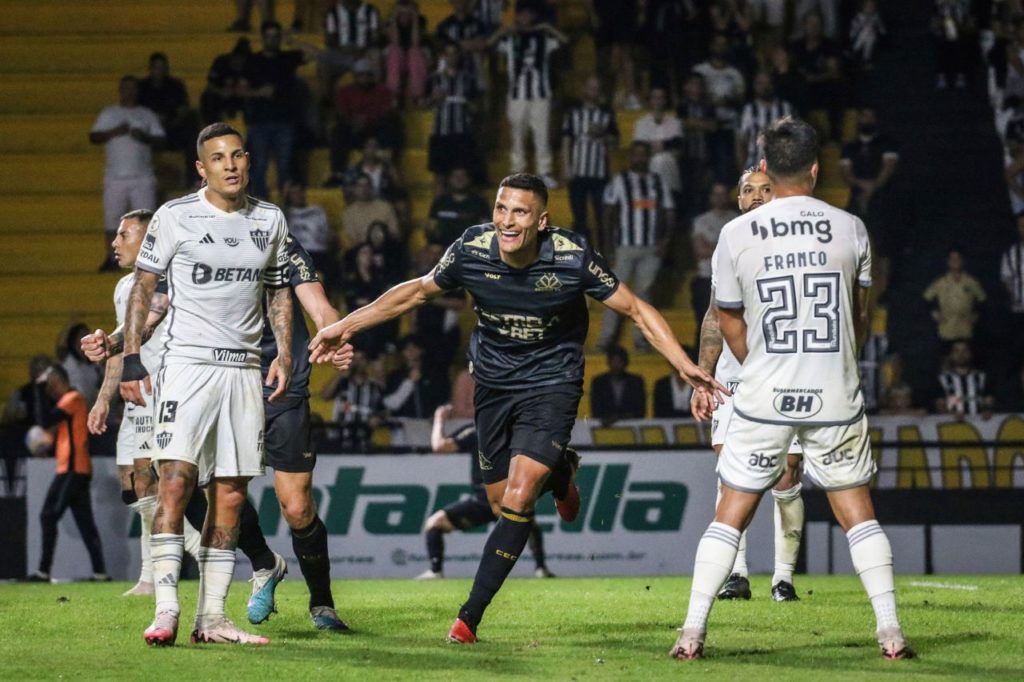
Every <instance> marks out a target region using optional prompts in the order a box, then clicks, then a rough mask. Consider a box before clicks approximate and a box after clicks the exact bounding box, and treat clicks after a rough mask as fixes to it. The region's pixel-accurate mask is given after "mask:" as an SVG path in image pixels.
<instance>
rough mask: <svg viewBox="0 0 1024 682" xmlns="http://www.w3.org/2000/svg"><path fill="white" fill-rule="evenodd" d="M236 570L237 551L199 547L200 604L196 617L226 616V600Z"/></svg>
mask: <svg viewBox="0 0 1024 682" xmlns="http://www.w3.org/2000/svg"><path fill="white" fill-rule="evenodd" d="M234 572H235V552H234V550H230V549H214V548H213V547H201V548H200V549H199V605H198V606H197V608H196V614H197V616H196V619H197V620H198V619H200V618H211V617H213V618H216V617H223V616H224V600H225V599H227V596H228V588H230V587H231V576H232V575H233V574H234Z"/></svg>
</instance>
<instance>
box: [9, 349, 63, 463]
mask: <svg viewBox="0 0 1024 682" xmlns="http://www.w3.org/2000/svg"><path fill="white" fill-rule="evenodd" d="M51 364H53V362H52V361H51V360H50V358H49V356H47V355H33V356H32V359H31V360H29V363H28V383H26V384H22V385H21V386H19V387H18V388H16V389H14V392H13V393H11V395H10V397H9V398H8V399H7V402H6V403H4V410H3V415H2V416H0V426H2V427H3V440H2V442H0V446H2V447H3V451H4V458H5V459H6V460H8V461H7V473H8V479H10V472H11V471H13V466H14V465H13V464H12V463H11V461H10V460H12V459H15V458H17V457H28V456H29V452H28V450H27V449H26V448H25V434H26V433H27V432H28V429H29V427H31V426H32V425H33V424H35V423H36V415H37V414H42V413H43V412H45V411H46V410H47V409H49V408H48V407H47V401H48V398H47V397H46V394H45V392H44V391H43V390H42V388H41V387H40V386H39V385H38V384H37V383H36V379H38V378H39V377H40V375H42V373H43V372H45V371H46V369H47V368H48V367H49V366H50V365H51Z"/></svg>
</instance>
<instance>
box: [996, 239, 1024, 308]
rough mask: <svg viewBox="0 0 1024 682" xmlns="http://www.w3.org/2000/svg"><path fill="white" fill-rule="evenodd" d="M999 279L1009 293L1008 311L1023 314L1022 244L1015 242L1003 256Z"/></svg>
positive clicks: (1023, 276) (1023, 260)
mask: <svg viewBox="0 0 1024 682" xmlns="http://www.w3.org/2000/svg"><path fill="white" fill-rule="evenodd" d="M999 279H1001V280H1002V281H1003V283H1004V284H1005V285H1006V287H1007V288H1008V289H1009V291H1010V310H1012V311H1013V312H1015V313H1024V242H1017V243H1016V244H1014V245H1013V246H1011V247H1010V250H1009V251H1007V252H1006V253H1004V254H1003V261H1002V263H1001V265H1000V267H999Z"/></svg>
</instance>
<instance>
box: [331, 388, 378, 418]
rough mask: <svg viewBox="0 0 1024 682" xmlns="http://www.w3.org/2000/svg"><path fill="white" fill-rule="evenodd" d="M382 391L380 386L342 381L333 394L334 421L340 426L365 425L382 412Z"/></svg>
mask: <svg viewBox="0 0 1024 682" xmlns="http://www.w3.org/2000/svg"><path fill="white" fill-rule="evenodd" d="M383 395H384V390H383V389H382V388H381V386H380V384H378V383H375V382H373V381H369V380H364V381H361V382H355V381H352V380H351V379H348V378H345V379H342V380H341V382H340V383H339V384H338V392H337V393H335V394H334V415H333V417H334V421H335V422H338V423H340V424H365V423H366V422H368V421H369V420H370V417H372V416H373V415H375V414H377V413H379V412H381V411H382V410H383V404H382V402H381V401H382V400H383Z"/></svg>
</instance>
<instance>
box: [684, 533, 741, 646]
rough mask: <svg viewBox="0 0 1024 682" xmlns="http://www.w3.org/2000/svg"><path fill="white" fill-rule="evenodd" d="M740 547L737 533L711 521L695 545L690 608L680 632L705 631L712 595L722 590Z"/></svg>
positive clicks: (712, 600) (713, 596)
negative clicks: (682, 630)
mask: <svg viewBox="0 0 1024 682" xmlns="http://www.w3.org/2000/svg"><path fill="white" fill-rule="evenodd" d="M739 544H740V532H739V530H737V529H735V528H733V527H732V526H727V525H726V524H724V523H718V522H717V521H712V522H711V525H710V526H708V529H707V530H706V531H704V537H702V538H701V539H700V544H699V545H697V558H696V560H695V561H694V564H693V586H692V587H691V589H690V605H689V607H688V608H687V611H686V620H685V621H684V622H683V627H684V628H696V629H698V630H701V631H704V630H706V629H707V624H708V614H709V613H711V606H712V604H714V602H715V595H716V594H718V590H720V589H721V588H722V585H723V584H724V583H725V581H726V579H728V577H729V571H730V569H731V568H732V565H733V561H735V559H736V549H737V548H738V547H739Z"/></svg>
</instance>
